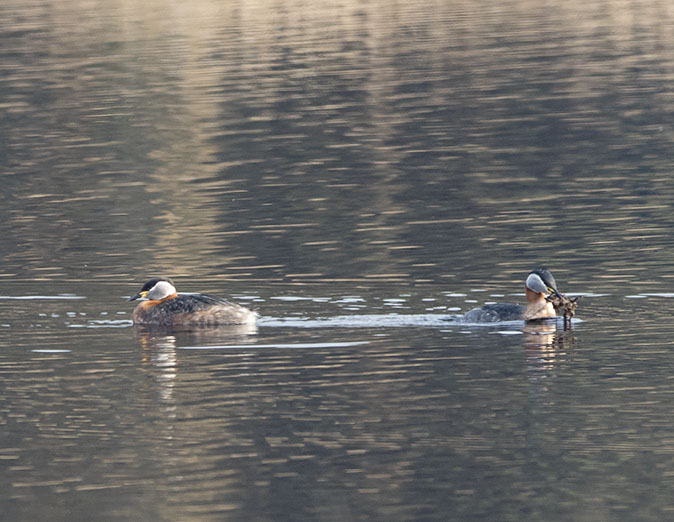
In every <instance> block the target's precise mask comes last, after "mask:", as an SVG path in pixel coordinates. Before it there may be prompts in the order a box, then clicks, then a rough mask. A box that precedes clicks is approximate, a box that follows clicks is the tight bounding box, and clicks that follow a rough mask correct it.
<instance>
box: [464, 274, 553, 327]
mask: <svg viewBox="0 0 674 522" xmlns="http://www.w3.org/2000/svg"><path fill="white" fill-rule="evenodd" d="M524 288H525V291H526V296H527V304H526V306H522V305H519V304H511V303H494V304H488V305H484V306H483V307H481V308H474V309H473V310H470V311H469V312H466V314H465V315H464V316H463V321H464V322H468V323H493V322H500V321H520V320H524V321H536V320H539V319H548V318H552V317H557V312H556V310H555V307H554V306H553V304H552V303H551V302H550V301H548V300H547V299H546V297H547V296H549V295H551V294H552V295H560V294H559V292H558V291H557V283H556V282H555V278H554V277H553V276H552V274H551V273H550V272H549V271H548V270H545V269H542V268H538V269H536V270H534V271H532V272H531V273H530V274H529V275H528V276H527V279H526V282H525V284H524Z"/></svg>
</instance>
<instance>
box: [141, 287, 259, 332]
mask: <svg viewBox="0 0 674 522" xmlns="http://www.w3.org/2000/svg"><path fill="white" fill-rule="evenodd" d="M137 299H143V301H142V302H141V303H139V304H138V306H136V308H135V309H134V311H133V315H132V316H131V318H132V319H133V322H134V324H141V325H160V326H178V325H180V326H211V325H227V324H230V325H233V324H254V323H255V321H256V319H257V314H256V313H255V312H253V311H252V310H249V309H248V308H246V307H244V306H241V305H238V304H236V303H231V302H229V301H227V300H225V299H223V298H221V297H217V296H212V295H205V294H178V293H177V291H176V288H175V286H174V284H173V281H172V280H171V279H169V278H168V277H156V278H154V279H150V280H149V281H148V282H147V283H145V284H144V285H143V287H142V288H141V289H140V292H138V293H137V294H136V295H134V296H131V297H130V298H129V301H135V300H137Z"/></svg>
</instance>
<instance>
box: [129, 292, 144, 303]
mask: <svg viewBox="0 0 674 522" xmlns="http://www.w3.org/2000/svg"><path fill="white" fill-rule="evenodd" d="M145 296H147V290H144V291H143V292H138V293H137V294H136V295H133V296H131V297H129V301H135V300H136V299H145Z"/></svg>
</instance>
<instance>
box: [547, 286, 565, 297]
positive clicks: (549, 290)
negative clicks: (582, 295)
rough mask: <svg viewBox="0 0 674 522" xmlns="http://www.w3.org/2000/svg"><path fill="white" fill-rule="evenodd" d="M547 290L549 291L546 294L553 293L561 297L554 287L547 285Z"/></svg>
mask: <svg viewBox="0 0 674 522" xmlns="http://www.w3.org/2000/svg"><path fill="white" fill-rule="evenodd" d="M548 292H550V293H549V294H548V295H555V296H557V297H562V294H560V293H559V292H558V291H557V289H556V288H552V287H551V286H549V287H548Z"/></svg>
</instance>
